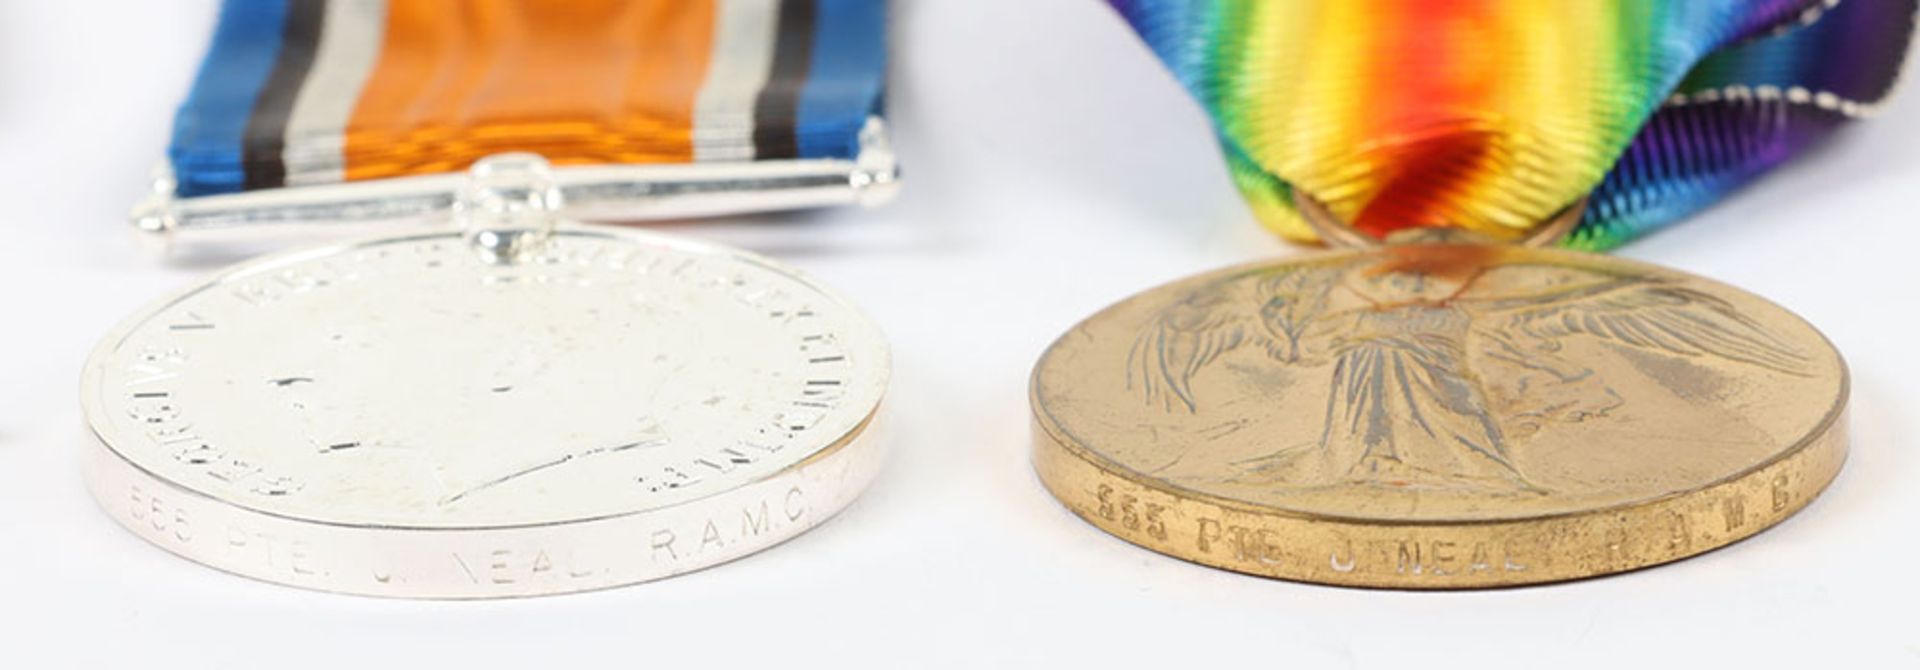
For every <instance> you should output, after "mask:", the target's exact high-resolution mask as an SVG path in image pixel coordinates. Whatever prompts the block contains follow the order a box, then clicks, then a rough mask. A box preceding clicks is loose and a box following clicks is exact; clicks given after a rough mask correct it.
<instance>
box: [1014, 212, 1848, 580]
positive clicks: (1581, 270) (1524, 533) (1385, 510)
mask: <svg viewBox="0 0 1920 670" xmlns="http://www.w3.org/2000/svg"><path fill="white" fill-rule="evenodd" d="M1845 393H1846V373H1845V369H1844V366H1843V365H1842V363H1841V361H1840V359H1839V357H1838V355H1837V354H1835V353H1834V352H1833V350H1832V348H1831V346H1830V345H1828V344H1827V342H1826V341H1825V340H1824V338H1822V337H1821V336H1820V335H1819V334H1818V333H1817V332H1815V331H1814V330H1813V329H1812V328H1811V327H1809V326H1807V325H1806V324H1805V323H1804V322H1802V321H1800V320H1799V319H1797V318H1795V317H1793V316H1792V315H1790V314H1787V313H1786V312H1784V311H1782V310H1780V309H1779V308H1778V307H1775V306H1773V305H1771V304H1768V303H1766V302H1764V301H1761V300H1759V299H1757V298H1754V297H1752V296H1750V295H1748V294H1745V293H1742V292H1740V291H1737V290H1734V289H1731V288H1728V287H1725V286H1723V285H1719V284H1715V283H1713V282H1708V281H1705V280H1702V279H1699V278H1695V277H1691V276H1688V275H1684V274H1680V273H1676V272H1671V271H1665V270H1659V269H1655V268H1650V267H1648V266H1643V265H1639V264H1635V263H1631V262H1627V261H1621V260H1617V259H1611V258H1605V257H1598V256H1591V255H1586V254H1576V253H1570V252H1555V251H1545V250H1529V249H1520V248H1507V247H1490V246H1475V245H1455V244H1427V245H1394V246H1387V247H1382V248H1379V249H1375V250H1368V251H1349V252H1338V253H1328V254H1321V255H1316V256H1310V257H1307V258H1304V259H1292V260H1285V261H1279V262H1273V263H1267V264H1262V265H1257V266H1250V267H1245V268H1239V269H1233V270H1228V271H1222V272H1218V273H1214V274H1210V275H1203V276H1201V277H1196V278H1193V279H1189V280H1185V281H1182V282H1177V283H1176V284H1173V285H1170V286H1166V287H1161V288H1158V289H1154V290H1152V291H1149V292H1147V293H1144V294H1142V295H1140V296H1136V297H1134V298H1131V299H1129V300H1127V301H1124V302H1122V303H1120V304H1118V305H1116V306H1114V307H1112V308H1110V309H1108V310H1107V311H1105V312H1102V313H1101V314H1099V315H1096V316H1094V317H1093V318H1091V319H1089V320H1087V321H1086V322H1084V323H1082V324H1081V325H1080V326H1078V327H1077V328H1076V329H1075V330H1074V331H1073V332H1071V333H1069V334H1068V335H1067V336H1065V337H1063V338H1061V340H1060V341H1059V342H1058V343H1056V344H1055V345H1054V346H1053V347H1052V348H1051V349H1050V350H1049V351H1048V353H1047V355H1046V356H1045V357H1044V358H1043V359H1042V361H1041V363H1040V365H1039V366H1038V367H1037V369H1036V371H1035V375H1034V382H1033V397H1034V406H1035V413H1036V419H1037V421H1038V429H1037V432H1038V435H1037V436H1036V439H1037V443H1036V444H1037V445H1038V446H1037V449H1038V450H1039V451H1038V452H1037V453H1036V461H1037V464H1038V466H1039V467H1040V470H1041V473H1042V475H1043V478H1044V479H1046V481H1047V483H1048V485H1049V486H1050V487H1051V489H1052V490H1053V491H1054V492H1055V493H1056V495H1059V496H1060V497H1061V498H1062V499H1063V500H1065V501H1066V502H1067V503H1068V504H1069V506H1070V507H1072V508H1073V510H1074V511H1075V512H1076V513H1079V514H1080V515H1082V516H1085V517H1088V518H1089V520H1092V521H1094V522H1095V523H1096V524H1097V525H1101V526H1102V527H1103V528H1108V529H1109V530H1113V531H1114V532H1116V533H1119V534H1121V535H1122V536H1123V537H1126V538H1128V539H1131V540H1134V541H1136V542H1141V543H1143V544H1148V546H1153V547H1154V548H1158V549H1161V550H1163V551H1169V552H1170V553H1175V554H1176V555H1181V556H1183V557H1188V558H1192V559H1194V560H1199V561H1201V562H1207V563H1211V564H1216V565H1219V564H1240V565H1254V566H1256V567H1253V568H1250V569H1249V571H1254V572H1261V573H1265V574H1272V575H1274V576H1283V577H1293V578H1302V579H1312V580H1317V581H1332V582H1336V583H1356V584H1363V585H1386V586H1430V585H1446V584H1424V583H1420V582H1418V581H1415V578H1416V577H1420V578H1431V577H1435V576H1439V577H1454V576H1460V575H1469V576H1473V579H1475V580H1483V581H1480V582H1475V581H1471V580H1465V579H1463V580H1461V581H1458V582H1455V583H1453V584H1452V585H1474V584H1476V583H1485V584H1499V583H1525V582H1532V581H1551V580H1553V579H1566V578H1571V577H1575V576H1584V575H1585V574H1595V573H1598V572H1608V571H1617V570H1619V569H1628V568H1630V567H1637V566H1639V565H1645V564H1651V563H1654V562H1661V561H1664V560H1672V559H1674V558H1679V557H1681V556H1684V555H1689V554H1691V553H1698V552H1699V551H1704V550H1706V549H1709V548H1712V547H1714V546H1719V545H1720V544H1725V543H1726V542H1730V541H1732V540H1734V539H1738V538H1739V537H1744V536H1745V535H1747V534H1751V533H1752V532H1757V531H1758V530H1759V529H1761V528H1764V527H1765V526H1766V525H1769V524H1771V523H1773V522H1776V521H1778V520H1779V519H1780V518H1784V516H1785V515H1787V514H1791V513H1792V512H1793V511H1794V510H1797V509H1798V508H1799V507H1800V506H1802V505H1804V504H1805V503H1806V501H1807V500H1808V499H1810V498H1811V497H1812V495H1813V494H1815V493H1817V492H1818V490H1819V488H1820V487H1822V486H1824V485H1825V484H1826V482H1827V481H1829V480H1830V479H1831V478H1832V475H1833V472H1834V471H1837V469H1838V466H1839V462H1840V458H1841V456H1842V454H1843V453H1844V434H1843V427H1842V426H1841V425H1840V424H1841V423H1842V422H1841V421H1840V416H1841V412H1842V410H1843V408H1844V399H1845ZM1692 494H1698V495H1692ZM1689 496H1691V497H1689ZM1749 500H1751V501H1753V502H1749ZM1749 507H1751V508H1753V509H1752V516H1753V517H1754V518H1753V519H1751V520H1750V519H1749V518H1748V517H1749V512H1748V508H1749ZM1656 508H1657V509H1656ZM1609 514H1613V515H1614V516H1613V517H1612V518H1613V519H1614V522H1606V521H1604V520H1603V519H1601V517H1606V516H1607V515H1609ZM1583 515H1591V518H1589V517H1587V516H1583ZM1634 515H1643V516H1645V517H1646V518H1645V519H1644V520H1642V519H1639V518H1638V516H1634ZM1629 516H1633V517H1634V519H1633V523H1634V524H1641V525H1647V526H1653V527H1652V528H1645V530H1649V531H1654V532H1650V533H1646V534H1645V535H1646V537H1627V535H1630V533H1626V532H1625V529H1626V528H1627V526H1623V525H1621V524H1620V523H1617V522H1618V521H1620V520H1621V519H1626V518H1628V517H1629ZM1762 517H1764V518H1765V522H1764V523H1762V522H1761V518H1762ZM1581 519H1585V520H1587V521H1591V522H1593V524H1594V525H1592V526H1579V525H1578V523H1579V521H1580V520H1581ZM1715 519H1718V520H1719V521H1720V523H1718V524H1714V523H1709V521H1712V520H1715ZM1307 520H1317V521H1319V522H1322V523H1321V525H1319V526H1314V527H1312V528H1307V527H1304V526H1299V527H1296V526H1294V525H1291V524H1294V523H1297V522H1305V521H1307ZM1549 520H1551V522H1549ZM1536 522H1537V523H1542V524H1545V525H1539V526H1528V525H1527V524H1529V523H1536ZM1503 523H1504V524H1507V525H1502V524H1503ZM1609 523H1612V525H1611V526H1610V525H1609ZM1342 524H1352V525H1351V526H1349V527H1346V530H1348V531H1351V532H1348V533H1346V534H1344V535H1343V534H1339V533H1330V532H1329V531H1330V529H1333V528H1339V527H1342V526H1341V525H1342ZM1548 526H1552V528H1551V529H1549V528H1548ZM1609 528H1610V529H1611V530H1609ZM1635 528H1639V526H1635ZM1592 531H1601V532H1600V533H1599V534H1598V536H1593V535H1592ZM1655 536H1657V537H1659V538H1668V539H1671V540H1672V541H1670V542H1667V546H1663V547H1653V548H1648V547H1643V546H1641V545H1646V544H1648V543H1649V542H1651V540H1649V539H1647V538H1648V537H1655ZM1674 538H1677V539H1674ZM1586 541H1591V542H1596V543H1598V544H1597V545H1596V547H1595V548H1594V550H1593V552H1591V553H1587V554H1583V553H1581V552H1579V551H1575V550H1574V548H1573V547H1572V546H1571V545H1570V544H1569V542H1575V543H1577V542H1586ZM1156 545H1158V546H1156ZM1175 545H1177V546H1175ZM1550 561H1557V562H1556V563H1554V564H1553V565H1552V566H1547V569H1544V570H1543V569H1541V565H1542V564H1543V563H1546V562H1550ZM1582 562H1585V564H1586V565H1585V567H1579V566H1576V565H1574V564H1575V563H1582ZM1283 563H1288V565H1282V564H1283ZM1363 570H1364V571H1371V572H1372V573H1388V574H1389V575H1391V576H1377V575H1376V576H1364V577H1356V576H1350V575H1353V573H1355V572H1356V571H1363Z"/></svg>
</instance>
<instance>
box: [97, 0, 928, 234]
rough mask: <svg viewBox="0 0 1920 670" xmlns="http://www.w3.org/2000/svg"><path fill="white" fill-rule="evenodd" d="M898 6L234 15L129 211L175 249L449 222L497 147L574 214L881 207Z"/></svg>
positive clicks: (287, 0)
mask: <svg viewBox="0 0 1920 670" xmlns="http://www.w3.org/2000/svg"><path fill="white" fill-rule="evenodd" d="M884 19H885V11H884V8H883V3H881V2H876V1H873V0H712V1H703V2H664V1H645V2H588V3H566V4H540V3H522V2H511V1H508V0H485V1H481V2H451V1H444V0H386V1H380V0H268V1H265V2H230V3H226V4H225V6H224V7H223V8H222V11H221V15H220V20H219V25H218V27H217V29H216V31H215V34H214V39H213V44H212V47H211V48H210V50H209V52H208V54H207V59H206V61H205V64H204V65H203V66H202V68H201V70H200V73H199V75H198V77H197V79H196V80H195V83H194V86H193V89H192V91H191V93H190V94H189V96H188V98H187V100H186V102H185V103H184V104H183V105H182V106H181V108H180V110H179V114H178V115H177V117H176V120H175V124H174V135H173V140H172V143H171V146H170V148H169V150H168V160H167V161H166V163H165V164H164V165H163V166H162V167H161V168H160V169H159V171H158V174H157V176H156V177H155V179H154V181H153V194H152V196H151V197H150V198H149V199H147V200H146V201H144V202H143V203H141V204H140V205H139V206H138V207H136V208H135V210H134V212H133V220H134V224H135V226H136V228H137V229H138V230H139V231H140V232H141V233H142V235H143V237H145V238H147V239H149V240H151V241H152V242H153V243H154V244H155V246H157V247H160V248H162V249H165V248H169V247H171V246H172V245H175V244H179V245H197V244H203V243H208V244H219V243H223V242H229V241H253V240H259V239H262V238H268V239H275V238H288V239H293V238H304V237H310V236H313V235H314V234H316V233H318V234H321V235H328V236H337V235H339V234H344V233H347V232H358V231H361V230H383V229H386V228H385V227H384V226H385V224H389V223H391V222H395V221H403V220H410V219H420V218H422V217H431V216H433V215H436V214H440V213H444V212H445V211H446V210H447V209H448V208H450V207H451V206H452V205H453V202H454V199H455V193H456V191H457V190H458V189H459V187H460V184H461V182H462V180H463V179H464V176H463V175H462V172H463V171H464V170H465V169H466V167H467V166H468V165H470V164H472V163H473V162H474V161H476V160H478V159H480V158H482V157H484V156H487V155H490V154H495V153H502V152H531V153H536V154H539V155H541V156H542V157H544V158H545V159H546V160H547V161H549V162H550V163H551V164H552V165H553V166H554V167H553V179H554V180H555V182H556V183H558V184H559V187H560V189H561V190H562V191H563V192H564V194H565V196H566V199H567V200H566V201H567V203H568V205H567V206H568V209H567V211H566V212H565V215H566V216H568V217H569V218H573V219H579V220H597V221H619V220H633V219H658V218H683V217H697V216H714V215H722V214H736V213H744V212H755V211H768V210H779V209H794V208H806V207H817V206H827V205H843V204H863V205H872V204H877V203H880V202H884V201H886V200H887V199H888V198H890V197H891V195H892V193H893V192H894V189H895V187H896V186H897V176H898V170H897V167H896V165H895V161H894V156H893V152H892V150H891V148H890V146H889V143H888V138H887V128H886V123H885V121H884V120H883V118H882V116H881V112H882V104H881V101H882V93H883V90H882V88H883V81H884V64H885V54H884V40H883V36H884Z"/></svg>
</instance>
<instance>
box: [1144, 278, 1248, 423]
mask: <svg viewBox="0 0 1920 670" xmlns="http://www.w3.org/2000/svg"><path fill="white" fill-rule="evenodd" d="M1257 284H1258V282H1254V281H1247V280H1244V279H1240V280H1230V281H1225V282H1220V283H1218V284H1213V285H1210V286H1207V287H1203V288H1201V289H1199V290H1196V291H1194V292H1193V293H1192V294H1189V295H1188V296H1187V297H1186V299H1184V300H1181V301H1180V302H1177V303H1174V304H1173V305H1170V306H1168V307H1166V308H1165V309H1162V310H1160V313H1159V314H1156V315H1155V316H1154V318H1153V320H1152V321H1151V322H1149V323H1148V324H1147V327H1146V328H1144V329H1142V330H1141V331H1140V335H1139V337H1138V338H1136V339H1135V340H1134V343H1133V353H1132V355H1131V356H1129V360H1128V369H1127V386H1128V387H1129V388H1134V389H1139V390H1140V391H1141V392H1143V393H1145V394H1146V398H1147V401H1148V402H1157V403H1161V404H1163V405H1165V406H1166V407H1167V408H1168V409H1172V408H1174V407H1175V406H1176V405H1178V406H1183V407H1185V408H1186V409H1187V411H1193V409H1194V407H1195V405H1194V399H1193V389H1192V386H1191V385H1190V382H1191V381H1192V379H1193V376H1194V375H1195V374H1196V373H1198V372H1199V371H1200V369H1201V368H1204V367H1206V365H1207V364H1208V363H1212V362H1213V361H1214V359H1216V358H1219V357H1220V356H1221V354H1225V353H1227V352H1229V351H1233V350H1234V349H1236V348H1238V347H1239V346H1240V345H1242V344H1246V343H1247V342H1249V341H1254V340H1259V341H1263V342H1264V341H1265V340H1266V335H1265V331H1264V330H1263V329H1262V328H1261V326H1260V323H1259V317H1258V315H1259V313H1260V304H1261V302H1260V297H1259V296H1258V295H1257V294H1256V292H1255V290H1254V289H1255V288H1256V286H1257Z"/></svg>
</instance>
